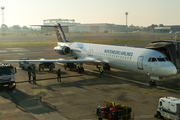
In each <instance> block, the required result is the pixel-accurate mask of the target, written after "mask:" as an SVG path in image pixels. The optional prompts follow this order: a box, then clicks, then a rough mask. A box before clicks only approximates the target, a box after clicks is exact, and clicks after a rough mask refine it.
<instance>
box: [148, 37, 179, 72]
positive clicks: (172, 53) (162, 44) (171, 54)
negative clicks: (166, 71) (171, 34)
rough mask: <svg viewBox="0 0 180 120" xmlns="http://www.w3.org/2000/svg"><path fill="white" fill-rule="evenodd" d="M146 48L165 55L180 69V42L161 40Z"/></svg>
mask: <svg viewBox="0 0 180 120" xmlns="http://www.w3.org/2000/svg"><path fill="white" fill-rule="evenodd" d="M145 48H147V49H153V50H157V51H160V52H162V53H163V54H165V55H166V56H167V57H168V58H169V60H170V61H171V62H172V63H174V65H175V66H176V68H177V69H180V41H172V40H160V41H154V42H151V43H150V44H148V45H147V46H146V47H145Z"/></svg>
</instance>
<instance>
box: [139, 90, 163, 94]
mask: <svg viewBox="0 0 180 120" xmlns="http://www.w3.org/2000/svg"><path fill="white" fill-rule="evenodd" d="M165 91H166V90H158V91H154V92H146V93H143V94H145V95H150V94H152V93H160V92H165Z"/></svg>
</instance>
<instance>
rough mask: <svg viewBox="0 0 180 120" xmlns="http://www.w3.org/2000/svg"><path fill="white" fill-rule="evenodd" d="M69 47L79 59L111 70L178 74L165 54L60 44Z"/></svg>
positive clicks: (81, 44)
mask: <svg viewBox="0 0 180 120" xmlns="http://www.w3.org/2000/svg"><path fill="white" fill-rule="evenodd" d="M58 46H68V47H70V49H71V50H72V51H73V52H74V53H75V55H76V56H77V58H78V59H79V58H82V59H85V58H92V59H97V60H100V61H102V63H107V64H108V65H109V66H110V67H111V68H117V69H122V70H126V71H132V72H136V73H141V74H145V75H150V76H157V77H163V76H171V75H174V74H176V73H177V69H176V67H175V66H174V64H173V63H171V62H170V61H168V60H167V59H166V58H165V57H166V56H165V55H164V54H162V53H160V52H158V51H155V50H151V49H144V48H133V47H122V46H112V45H101V44H88V43H75V42H74V43H60V42H59V43H58Z"/></svg>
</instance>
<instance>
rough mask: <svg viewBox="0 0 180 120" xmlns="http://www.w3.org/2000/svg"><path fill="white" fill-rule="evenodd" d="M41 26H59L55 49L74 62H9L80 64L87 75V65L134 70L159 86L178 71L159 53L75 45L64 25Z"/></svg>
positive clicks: (97, 45) (118, 47) (94, 45)
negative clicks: (156, 82)
mask: <svg viewBox="0 0 180 120" xmlns="http://www.w3.org/2000/svg"><path fill="white" fill-rule="evenodd" d="M34 26H41V27H55V31H56V34H57V39H58V43H57V46H56V47H54V50H55V51H57V52H58V53H59V54H61V55H67V56H68V57H72V58H74V59H72V60H65V59H55V60H46V59H41V60H4V61H6V62H24V61H27V62H60V63H79V67H78V69H79V72H84V68H83V63H90V64H94V65H96V66H98V65H102V66H103V69H104V70H110V68H116V69H121V70H125V71H131V72H135V73H140V74H143V75H148V76H150V79H151V81H150V82H149V84H150V85H155V80H159V79H160V78H162V77H165V76H172V75H175V74H176V73H177V69H176V67H175V66H174V64H173V63H172V62H170V61H169V60H168V59H167V57H166V56H165V55H164V54H163V53H161V52H159V51H155V50H151V49H145V48H134V47H124V46H123V47H122V46H113V45H102V44H89V43H77V42H73V41H71V40H69V39H67V38H66V37H65V34H64V32H63V29H62V27H61V25H60V24H59V23H58V24H57V25H34Z"/></svg>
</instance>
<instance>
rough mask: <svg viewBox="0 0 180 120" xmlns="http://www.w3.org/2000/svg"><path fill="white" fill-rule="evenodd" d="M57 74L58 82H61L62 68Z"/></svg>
mask: <svg viewBox="0 0 180 120" xmlns="http://www.w3.org/2000/svg"><path fill="white" fill-rule="evenodd" d="M56 74H57V81H60V82H61V69H60V68H59V69H58V70H57V72H56Z"/></svg>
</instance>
